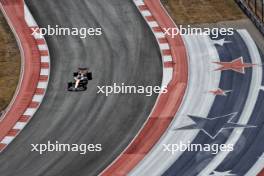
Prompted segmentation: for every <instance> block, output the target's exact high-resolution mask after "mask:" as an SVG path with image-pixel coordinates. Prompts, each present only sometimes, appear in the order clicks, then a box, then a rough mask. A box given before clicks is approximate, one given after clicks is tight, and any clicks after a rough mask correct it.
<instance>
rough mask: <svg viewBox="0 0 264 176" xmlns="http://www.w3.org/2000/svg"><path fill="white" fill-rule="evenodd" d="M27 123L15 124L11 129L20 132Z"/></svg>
mask: <svg viewBox="0 0 264 176" xmlns="http://www.w3.org/2000/svg"><path fill="white" fill-rule="evenodd" d="M26 124H27V123H25V122H17V123H16V124H15V126H14V127H13V129H15V130H22V129H23V128H24V127H25V126H26Z"/></svg>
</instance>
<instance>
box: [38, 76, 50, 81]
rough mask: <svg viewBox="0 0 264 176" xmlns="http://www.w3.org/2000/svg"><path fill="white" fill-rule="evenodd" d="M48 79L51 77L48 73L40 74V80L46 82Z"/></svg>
mask: <svg viewBox="0 0 264 176" xmlns="http://www.w3.org/2000/svg"><path fill="white" fill-rule="evenodd" d="M48 79H49V77H48V76H46V75H40V76H39V81H40V82H46V81H48Z"/></svg>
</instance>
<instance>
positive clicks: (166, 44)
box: [159, 43, 170, 50]
mask: <svg viewBox="0 0 264 176" xmlns="http://www.w3.org/2000/svg"><path fill="white" fill-rule="evenodd" d="M159 47H160V49H161V50H165V49H170V46H169V44H168V43H162V44H159Z"/></svg>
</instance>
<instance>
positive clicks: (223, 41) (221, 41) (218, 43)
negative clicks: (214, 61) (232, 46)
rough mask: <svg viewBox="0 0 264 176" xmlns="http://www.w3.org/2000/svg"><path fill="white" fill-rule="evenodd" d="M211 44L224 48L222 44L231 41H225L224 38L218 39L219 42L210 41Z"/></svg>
mask: <svg viewBox="0 0 264 176" xmlns="http://www.w3.org/2000/svg"><path fill="white" fill-rule="evenodd" d="M212 41H213V44H215V45H220V46H224V44H226V43H232V42H231V41H225V38H223V39H220V40H212Z"/></svg>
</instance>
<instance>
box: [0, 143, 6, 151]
mask: <svg viewBox="0 0 264 176" xmlns="http://www.w3.org/2000/svg"><path fill="white" fill-rule="evenodd" d="M5 147H6V144H2V143H0V151H2V150H3V149H4V148H5Z"/></svg>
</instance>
